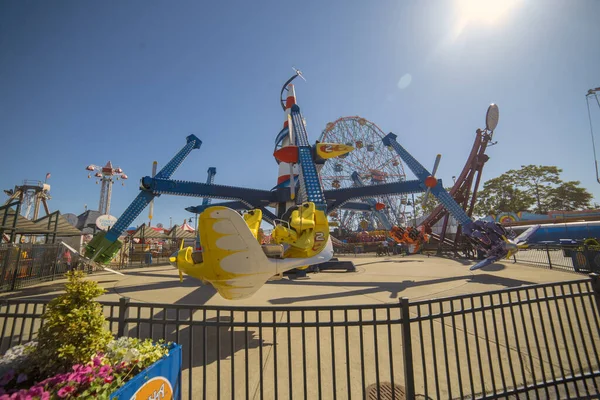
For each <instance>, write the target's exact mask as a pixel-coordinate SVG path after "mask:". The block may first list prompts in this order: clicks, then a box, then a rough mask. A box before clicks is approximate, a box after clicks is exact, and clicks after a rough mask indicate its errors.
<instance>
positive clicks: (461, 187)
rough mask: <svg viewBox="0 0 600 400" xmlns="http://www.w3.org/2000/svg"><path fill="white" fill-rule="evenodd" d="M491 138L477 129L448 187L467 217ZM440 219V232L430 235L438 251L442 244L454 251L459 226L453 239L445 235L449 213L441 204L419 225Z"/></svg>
mask: <svg viewBox="0 0 600 400" xmlns="http://www.w3.org/2000/svg"><path fill="white" fill-rule="evenodd" d="M491 139H492V137H491V135H489V134H488V133H486V132H484V131H482V130H480V129H478V130H477V133H476V135H475V142H474V143H473V147H472V148H471V153H470V154H469V157H468V158H467V162H466V163H465V166H464V168H463V170H462V172H461V173H460V175H459V176H458V177H457V178H456V183H455V184H454V186H453V187H452V189H450V196H452V197H453V198H454V200H455V201H456V202H457V203H458V204H459V205H460V206H461V207H462V208H463V210H465V212H466V213H467V215H468V216H469V217H472V215H473V208H474V207H475V202H476V201H477V191H478V189H479V184H480V182H481V173H482V171H483V166H484V165H485V163H486V162H487V161H488V160H489V156H488V155H486V154H485V150H486V148H487V146H488V144H489V143H490V142H491ZM442 219H443V221H444V222H443V223H442V232H441V234H440V235H437V234H432V235H431V236H432V238H434V239H436V240H437V241H438V242H439V246H438V251H440V250H441V248H442V245H443V244H445V245H448V246H451V248H452V249H453V250H454V251H456V250H458V248H459V244H460V242H461V241H462V239H461V236H462V235H461V226H458V229H457V232H456V237H455V238H454V240H451V239H449V238H447V237H446V231H447V229H448V222H449V219H450V214H449V213H448V211H447V210H446V209H445V208H444V206H443V205H441V204H440V205H439V206H437V207H436V208H435V210H433V212H432V213H431V214H430V215H429V216H428V217H427V218H426V219H425V220H424V221H423V222H422V223H421V225H424V226H425V227H426V228H431V227H432V226H433V225H435V224H436V223H437V222H439V221H440V220H442Z"/></svg>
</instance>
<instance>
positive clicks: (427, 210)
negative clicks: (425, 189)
mask: <svg viewBox="0 0 600 400" xmlns="http://www.w3.org/2000/svg"><path fill="white" fill-rule="evenodd" d="M445 189H446V191H447V192H450V189H452V188H451V187H447V188H445ZM424 200H425V193H421V194H420V195H418V196H416V197H415V204H414V207H415V215H416V216H417V217H419V216H422V215H429V214H431V213H432V212H433V210H435V208H436V207H437V206H438V205H439V204H440V202H439V201H438V199H437V197H435V196H434V195H433V194H432V193H429V198H428V199H427V203H426V204H425V207H423V201H424Z"/></svg>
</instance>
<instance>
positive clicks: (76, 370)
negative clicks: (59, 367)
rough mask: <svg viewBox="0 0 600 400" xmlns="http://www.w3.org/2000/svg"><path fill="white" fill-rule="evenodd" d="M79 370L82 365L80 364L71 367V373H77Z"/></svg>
mask: <svg viewBox="0 0 600 400" xmlns="http://www.w3.org/2000/svg"><path fill="white" fill-rule="evenodd" d="M81 368H83V365H81V364H75V365H73V371H74V372H79V370H80V369H81Z"/></svg>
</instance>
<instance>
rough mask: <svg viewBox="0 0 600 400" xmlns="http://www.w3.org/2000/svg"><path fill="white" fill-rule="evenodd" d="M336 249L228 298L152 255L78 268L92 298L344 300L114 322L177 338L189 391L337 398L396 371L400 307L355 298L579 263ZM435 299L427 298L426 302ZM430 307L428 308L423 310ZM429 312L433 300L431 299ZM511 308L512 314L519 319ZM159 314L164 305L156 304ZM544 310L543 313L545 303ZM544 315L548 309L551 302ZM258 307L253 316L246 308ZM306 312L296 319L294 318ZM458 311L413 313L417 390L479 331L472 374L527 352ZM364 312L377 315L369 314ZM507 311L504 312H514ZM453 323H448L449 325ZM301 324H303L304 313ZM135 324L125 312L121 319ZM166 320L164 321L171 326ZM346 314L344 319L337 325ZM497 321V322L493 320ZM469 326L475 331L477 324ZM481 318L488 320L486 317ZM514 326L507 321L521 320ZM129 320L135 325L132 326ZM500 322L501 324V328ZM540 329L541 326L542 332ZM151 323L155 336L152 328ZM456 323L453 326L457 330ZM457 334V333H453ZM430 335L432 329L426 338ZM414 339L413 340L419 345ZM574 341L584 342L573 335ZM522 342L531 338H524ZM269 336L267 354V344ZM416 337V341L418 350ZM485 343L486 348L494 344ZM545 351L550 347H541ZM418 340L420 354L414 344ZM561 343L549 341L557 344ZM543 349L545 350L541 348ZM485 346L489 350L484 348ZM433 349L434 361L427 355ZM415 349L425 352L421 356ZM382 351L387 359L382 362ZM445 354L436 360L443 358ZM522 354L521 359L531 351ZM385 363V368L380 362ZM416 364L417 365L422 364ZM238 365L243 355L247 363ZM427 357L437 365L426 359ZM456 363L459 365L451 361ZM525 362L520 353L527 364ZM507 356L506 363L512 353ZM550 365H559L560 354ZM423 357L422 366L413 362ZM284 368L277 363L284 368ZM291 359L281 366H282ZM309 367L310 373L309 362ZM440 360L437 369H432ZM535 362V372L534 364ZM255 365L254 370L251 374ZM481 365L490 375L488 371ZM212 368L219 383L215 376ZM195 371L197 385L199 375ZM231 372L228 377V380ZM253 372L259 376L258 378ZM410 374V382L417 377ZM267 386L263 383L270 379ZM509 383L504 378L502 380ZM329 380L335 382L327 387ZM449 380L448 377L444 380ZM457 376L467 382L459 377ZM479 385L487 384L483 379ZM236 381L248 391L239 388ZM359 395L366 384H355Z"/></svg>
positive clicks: (424, 294)
mask: <svg viewBox="0 0 600 400" xmlns="http://www.w3.org/2000/svg"><path fill="white" fill-rule="evenodd" d="M341 259H342V260H351V261H353V262H354V263H355V265H356V267H357V272H354V273H350V272H343V271H329V272H328V271H324V272H321V273H318V274H309V275H308V277H307V278H305V279H294V278H293V276H286V277H284V279H282V280H279V281H271V282H268V283H267V284H265V286H264V287H263V288H261V289H260V290H259V291H258V292H257V293H256V294H255V295H254V296H253V297H251V298H250V299H246V300H243V301H228V300H225V299H223V298H221V297H220V296H219V295H218V294H217V293H216V291H215V290H214V289H213V288H212V287H210V286H205V285H202V284H201V283H200V282H199V281H197V280H195V279H193V278H190V277H185V278H184V280H183V282H180V281H179V276H178V272H177V270H176V269H175V268H173V267H171V266H169V265H165V266H155V267H149V268H137V269H130V270H124V271H122V272H123V273H124V276H119V275H115V274H111V273H108V272H101V273H97V274H93V275H90V276H89V279H94V280H96V281H98V282H99V283H100V284H101V285H102V286H103V287H104V288H106V289H107V293H106V294H105V295H103V296H102V297H101V298H100V300H105V301H116V300H118V299H119V298H121V297H129V298H131V299H132V301H134V302H142V303H144V302H146V303H167V304H192V305H196V306H199V305H228V306H231V305H234V306H242V307H244V306H282V307H287V306H290V305H293V306H314V305H327V306H335V305H344V306H350V307H349V308H348V309H346V310H336V311H332V312H331V313H329V312H328V311H325V312H319V311H314V310H312V311H311V310H308V311H306V312H304V311H292V313H291V314H290V313H288V312H285V311H266V312H262V313H257V312H256V311H252V312H249V313H244V312H243V311H223V312H221V313H220V314H219V311H215V310H209V311H208V312H207V311H203V312H202V311H196V312H194V316H193V317H191V316H190V315H187V314H186V315H183V314H182V315H179V318H183V319H182V322H181V326H178V327H175V326H174V325H173V324H167V325H168V326H167V325H166V326H161V325H158V326H156V328H157V329H153V328H149V326H147V325H140V326H139V327H136V326H133V327H131V328H129V331H128V332H126V333H127V334H129V335H137V334H142V336H153V337H154V336H156V335H159V336H160V337H166V338H167V340H175V341H177V342H179V343H181V344H182V345H183V347H184V356H183V365H184V374H183V385H184V394H185V395H187V394H188V393H190V392H189V389H188V385H189V384H190V383H191V382H193V387H192V389H191V394H192V396H191V398H194V399H195V398H203V397H204V396H205V393H204V390H206V398H216V395H217V393H218V390H220V394H221V395H222V396H223V398H229V397H231V391H232V388H233V391H235V394H236V397H238V396H239V397H245V396H246V395H248V396H249V397H250V398H261V397H262V396H261V394H264V395H265V397H266V398H272V397H273V395H274V392H275V391H277V392H279V393H280V395H282V398H285V397H286V393H288V392H286V391H287V390H288V388H289V390H290V391H293V392H294V393H295V397H296V394H297V395H298V396H300V397H302V396H301V395H302V394H306V395H307V397H308V398H317V397H318V396H319V394H321V392H323V398H332V395H333V393H334V392H337V393H338V396H339V397H340V398H345V397H347V395H349V394H350V393H352V394H353V397H355V398H359V397H362V395H363V394H364V393H363V389H364V388H367V387H369V386H370V385H373V384H375V383H376V382H377V381H379V380H380V381H381V382H389V381H390V380H393V381H395V382H396V384H400V385H402V384H403V383H404V382H403V381H404V376H403V365H402V345H401V338H402V335H403V334H402V325H400V324H399V321H400V315H399V312H400V310H399V308H398V307H392V308H389V307H386V308H383V309H380V308H377V309H375V308H373V307H371V308H358V307H352V306H355V305H367V304H368V305H373V306H378V305H382V304H390V303H392V304H393V303H398V301H399V299H400V298H401V297H408V298H409V299H411V300H421V299H432V298H442V297H447V296H452V295H458V294H468V293H479V292H485V291H489V290H495V289H504V288H511V287H519V286H522V285H528V284H534V283H545V282H560V281H569V280H576V279H581V278H583V277H585V275H581V274H575V273H568V272H561V271H555V270H549V269H544V268H536V267H531V266H524V265H519V264H512V263H511V262H506V263H497V264H494V265H492V266H489V267H487V268H484V269H482V270H478V271H474V272H471V271H469V266H470V265H472V262H470V261H462V260H452V259H446V258H438V257H427V256H421V255H415V256H408V257H401V256H392V257H385V258H381V257H369V256H362V255H361V256H358V257H341ZM63 284H64V280H60V281H54V282H49V283H46V284H40V285H37V286H33V287H29V288H25V289H22V290H19V291H16V292H13V293H5V294H3V295H2V296H1V298H29V299H48V298H52V297H54V296H56V295H57V294H59V293H61V292H62V288H63ZM436 307H438V306H436ZM134 309H135V310H137V311H132V314H131V316H133V315H137V317H138V318H152V319H153V320H155V321H158V322H160V321H161V320H162V319H164V318H165V317H166V318H167V319H171V318H174V315H171V314H173V312H174V311H175V310H174V309H168V308H161V307H158V308H151V307H147V308H143V309H142V308H140V309H137V308H134ZM429 311H430V312H431V310H429ZM550 311H553V310H548V311H543V313H540V314H539V315H538V314H535V313H533V314H532V313H530V314H527V315H526V316H525V315H524V317H526V318H527V320H528V321H529V320H538V319H539V318H540V317H542V316H544V318H545V319H546V318H548V317H547V316H548V315H550ZM556 311H557V312H558V314H561V315H562V314H563V313H564V314H565V315H575V310H574V309H573V310H571V309H570V308H568V307H567V306H561V307H560V308H556ZM410 312H411V315H412V316H413V317H414V316H416V314H415V312H416V309H414V308H411V311H410ZM433 312H434V313H436V312H439V309H434V310H433ZM503 312H504V311H502V310H500V309H499V310H495V311H493V310H489V311H486V315H487V321H488V322H487V324H488V326H489V324H490V322H489V321H492V320H495V319H498V323H503V321H504V317H503V315H504V314H502V313H503ZM519 312H523V310H520V311H519V309H516V310H515V313H516V318H517V319H516V320H517V322H518V321H519V320H520V319H519V316H520V314H519ZM167 314H169V315H167ZM552 314H554V313H552ZM554 315H555V314H554ZM257 318H258V319H257ZM260 318H262V323H263V324H264V323H267V324H269V323H271V324H273V325H272V326H273V327H272V328H268V327H265V328H261V327H260V326H261V325H260V323H258V322H257V321H260ZM305 318H306V319H305ZM319 318H321V322H327V321H332V322H334V321H340V322H341V321H353V323H351V324H346V323H345V322H342V323H340V324H339V325H335V324H330V325H328V324H327V323H325V324H324V325H322V326H318V327H316V325H314V324H315V322H318V321H319ZM469 318H470V319H468V320H467V321H466V322H465V321H464V319H463V320H460V319H457V321H456V322H455V321H454V319H452V320H450V319H446V320H445V321H444V320H442V321H440V320H437V319H436V320H431V321H430V322H427V321H426V322H425V324H428V325H424V327H425V328H426V329H424V331H423V332H421V331H420V327H421V325H420V324H418V328H419V330H417V325H415V327H413V328H414V329H413V332H412V334H411V336H412V340H413V351H414V352H415V356H416V357H417V359H423V360H424V361H423V366H421V364H418V365H415V376H416V378H417V380H418V382H417V388H416V389H417V392H418V393H426V391H427V388H426V387H425V386H429V392H428V397H430V398H438V397H439V398H449V397H455V396H456V394H457V393H458V391H457V387H456V386H454V392H453V393H452V394H451V393H449V392H448V390H447V389H442V391H441V393H439V394H438V393H434V391H433V387H432V386H431V385H432V378H433V377H431V376H430V377H429V378H430V382H429V384H426V385H423V383H422V382H423V379H424V377H425V376H429V375H430V374H431V373H432V371H436V370H437V369H439V368H441V366H443V365H444V364H443V363H444V359H443V357H446V356H447V355H449V356H450V357H451V362H450V365H451V366H452V368H451V370H449V371H448V376H449V377H450V379H449V380H448V379H446V378H445V377H444V376H445V374H441V372H440V374H441V375H440V376H439V377H438V376H437V375H436V380H440V381H441V382H442V383H444V382H446V380H448V382H453V383H452V385H456V383H455V382H456V379H455V378H456V376H455V375H456V371H457V370H459V369H461V370H463V371H462V372H463V374H464V375H463V376H466V375H467V374H468V373H470V370H469V371H467V370H466V368H467V366H469V368H470V365H476V364H475V363H476V362H477V360H475V359H474V358H473V357H474V355H473V354H475V353H473V352H474V349H482V350H481V351H482V352H483V349H486V346H487V344H488V343H491V345H492V352H491V353H490V350H489V348H488V349H487V353H486V352H483V353H482V354H484V355H486V354H487V356H486V357H484V365H483V370H482V371H480V372H479V373H480V374H481V382H484V381H485V382H488V383H486V385H488V384H489V381H490V377H491V376H492V374H490V372H488V369H489V368H490V365H491V363H492V360H494V359H495V360H498V359H500V358H501V357H502V355H501V352H500V349H502V354H504V353H506V354H512V355H513V358H514V360H518V359H520V358H521V357H528V353H527V352H523V349H521V350H519V348H518V342H517V346H516V347H515V339H517V338H519V337H521V338H522V337H524V336H526V334H525V332H518V331H517V330H514V331H512V330H509V332H508V335H506V333H505V335H506V336H505V337H500V339H499V340H498V342H497V344H494V342H492V341H489V340H490V338H488V337H487V331H483V330H482V327H484V329H485V325H486V323H485V318H486V317H485V316H484V315H483V314H482V313H478V315H476V316H475V315H473V316H469ZM192 320H193V321H195V322H196V323H198V322H199V321H212V322H213V323H214V322H218V324H217V325H215V326H209V327H206V326H204V325H197V324H196V325H193V323H192V322H190V321H192ZM233 321H237V322H238V323H239V322H240V321H247V322H248V325H243V326H242V325H240V326H235V327H234V326H233V325H231V326H229V325H228V324H230V323H232V322H233ZM368 321H379V322H378V323H369V322H368ZM514 321H515V320H514V319H513V323H514ZM455 323H456V325H455ZM311 324H312V325H311ZM132 325H135V324H132ZM171 325H172V326H171ZM347 325H349V326H347ZM499 326H500V325H499ZM477 327H479V331H478V330H477ZM489 327H490V328H491V326H489ZM524 328H525V327H523V328H519V329H524ZM138 329H139V330H138ZM515 329H516V328H515ZM501 333H502V331H501ZM549 333H550V332H549ZM161 335H163V336H161ZM444 335H446V336H447V337H448V338H452V337H453V336H452V335H459V336H460V341H459V342H458V344H457V347H453V346H454V344H453V343H456V342H449V343H448V345H447V351H442V350H443V348H444V347H443V346H442V343H444V344H445V340H446V336H444ZM461 335H462V336H461ZM463 336H464V337H463ZM587 336H589V335H586V337H585V338H584V337H583V336H582V337H581V338H580V339H578V340H581V341H583V340H585V341H587V342H589V341H590V340H591V341H592V342H590V343H593V342H594V341H595V340H596V339H597V338H596V337H595V336H594V337H591V336H590V337H589V338H588V337H587ZM434 338H435V341H434ZM421 342H423V343H424V345H425V346H424V347H422V348H421V347H419V345H418V344H419V343H421ZM579 344H580V343H573V346H574V347H575V348H579V347H581V349H582V351H585V348H586V347H589V346H590V344H589V343H588V345H587V346H578V345H579ZM532 346H533V345H532ZM278 348H279V354H278V353H277V349H278ZM436 348H437V349H438V355H437V356H436V355H435V353H433V355H432V354H430V353H431V351H435V350H433V349H436ZM423 349H424V350H423ZM468 349H471V351H472V354H471V360H470V361H471V362H470V363H465V362H464V361H466V360H468V359H469V357H467V355H468V354H469V353H468ZM494 349H498V350H497V352H496V353H494V351H495V350H494ZM544 350H545V352H548V354H550V353H549V352H550V351H551V349H544ZM419 351H425V354H421V353H419ZM564 351H565V349H561V350H560V353H564ZM544 354H545V353H544ZM488 358H489V360H488V361H489V362H487V361H486V360H487V359H488ZM436 359H437V362H438V364H435V362H436V361H435V360H436ZM425 360H427V361H425ZM392 361H393V362H392ZM447 362H448V361H446V365H448V364H447ZM532 362H533V361H532ZM392 364H393V365H394V369H393V373H392V370H390V365H392ZM425 364H426V365H425ZM248 365H250V367H249V368H248ZM436 365H437V367H436ZM454 365H458V366H459V367H454ZM528 365H529V364H527V366H528ZM538 365H539V367H543V366H545V367H546V368H547V370H548V368H549V366H550V365H551V360H549V359H547V357H546V356H542V357H541V358H540V359H539V360H537V361H536V368H532V370H535V369H537V367H538ZM517 367H518V365H517ZM556 368H561V366H560V365H558V366H556ZM425 369H426V371H427V372H426V371H425ZM288 371H289V373H288ZM292 371H293V374H292ZM317 371H318V374H317ZM440 371H441V370H440ZM531 373H533V371H529V370H528V373H527V376H525V375H523V376H522V378H521V377H517V385H518V384H519V383H521V382H523V381H524V379H526V378H527V379H528V380H529V379H530V378H531V377H530V376H529V375H530V374H531ZM546 374H547V373H546ZM263 375H264V379H263ZM493 375H496V373H494V374H493ZM217 376H218V377H220V382H221V384H220V385H218V386H216V382H219V381H218V380H217ZM205 379H206V382H207V383H206V386H204V385H203V384H202V382H204V381H205ZM234 381H235V384H234ZM261 382H262V385H261V384H260V383H261ZM419 382H421V383H419ZM478 382H479V380H478V381H477V382H476V383H475V387H474V390H475V392H476V393H478V392H480V391H481V390H482V389H483V386H482V385H483V384H479V383H478ZM277 383H278V384H279V387H278V386H274V385H276V384H277ZM509 383H510V382H509ZM336 384H337V387H336ZM446 384H447V386H448V387H450V386H449V385H450V383H447V382H446ZM463 385H467V382H466V381H465V382H463ZM486 389H487V390H490V387H487V388H486ZM246 390H247V391H248V392H246ZM365 395H366V394H365Z"/></svg>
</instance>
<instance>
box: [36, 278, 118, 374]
mask: <svg viewBox="0 0 600 400" xmlns="http://www.w3.org/2000/svg"><path fill="white" fill-rule="evenodd" d="M83 277H84V274H83V272H81V271H74V272H73V271H72V272H69V273H67V278H68V280H69V281H68V282H67V284H66V285H65V290H66V293H65V294H62V295H60V296H58V297H57V298H55V299H53V300H52V301H51V302H50V304H49V305H48V310H47V311H46V312H45V313H44V316H43V319H44V325H43V326H42V327H41V328H40V330H39V332H38V346H37V350H36V351H35V353H34V354H33V356H34V365H35V366H36V369H37V370H38V373H39V374H41V375H53V374H55V373H56V372H62V371H66V370H68V369H70V368H71V366H73V365H75V364H85V363H87V362H89V361H90V360H91V359H92V357H93V356H94V355H96V354H97V353H98V352H101V351H104V350H105V349H106V346H107V344H108V343H109V342H110V341H111V340H112V334H111V333H110V332H109V331H108V330H107V329H106V326H105V325H106V319H105V318H104V314H103V312H102V306H101V305H100V304H99V303H98V302H96V301H94V300H93V299H94V298H96V297H98V296H100V295H102V294H103V293H104V292H105V290H104V289H103V288H101V287H100V286H98V283H97V282H94V281H86V280H83Z"/></svg>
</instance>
